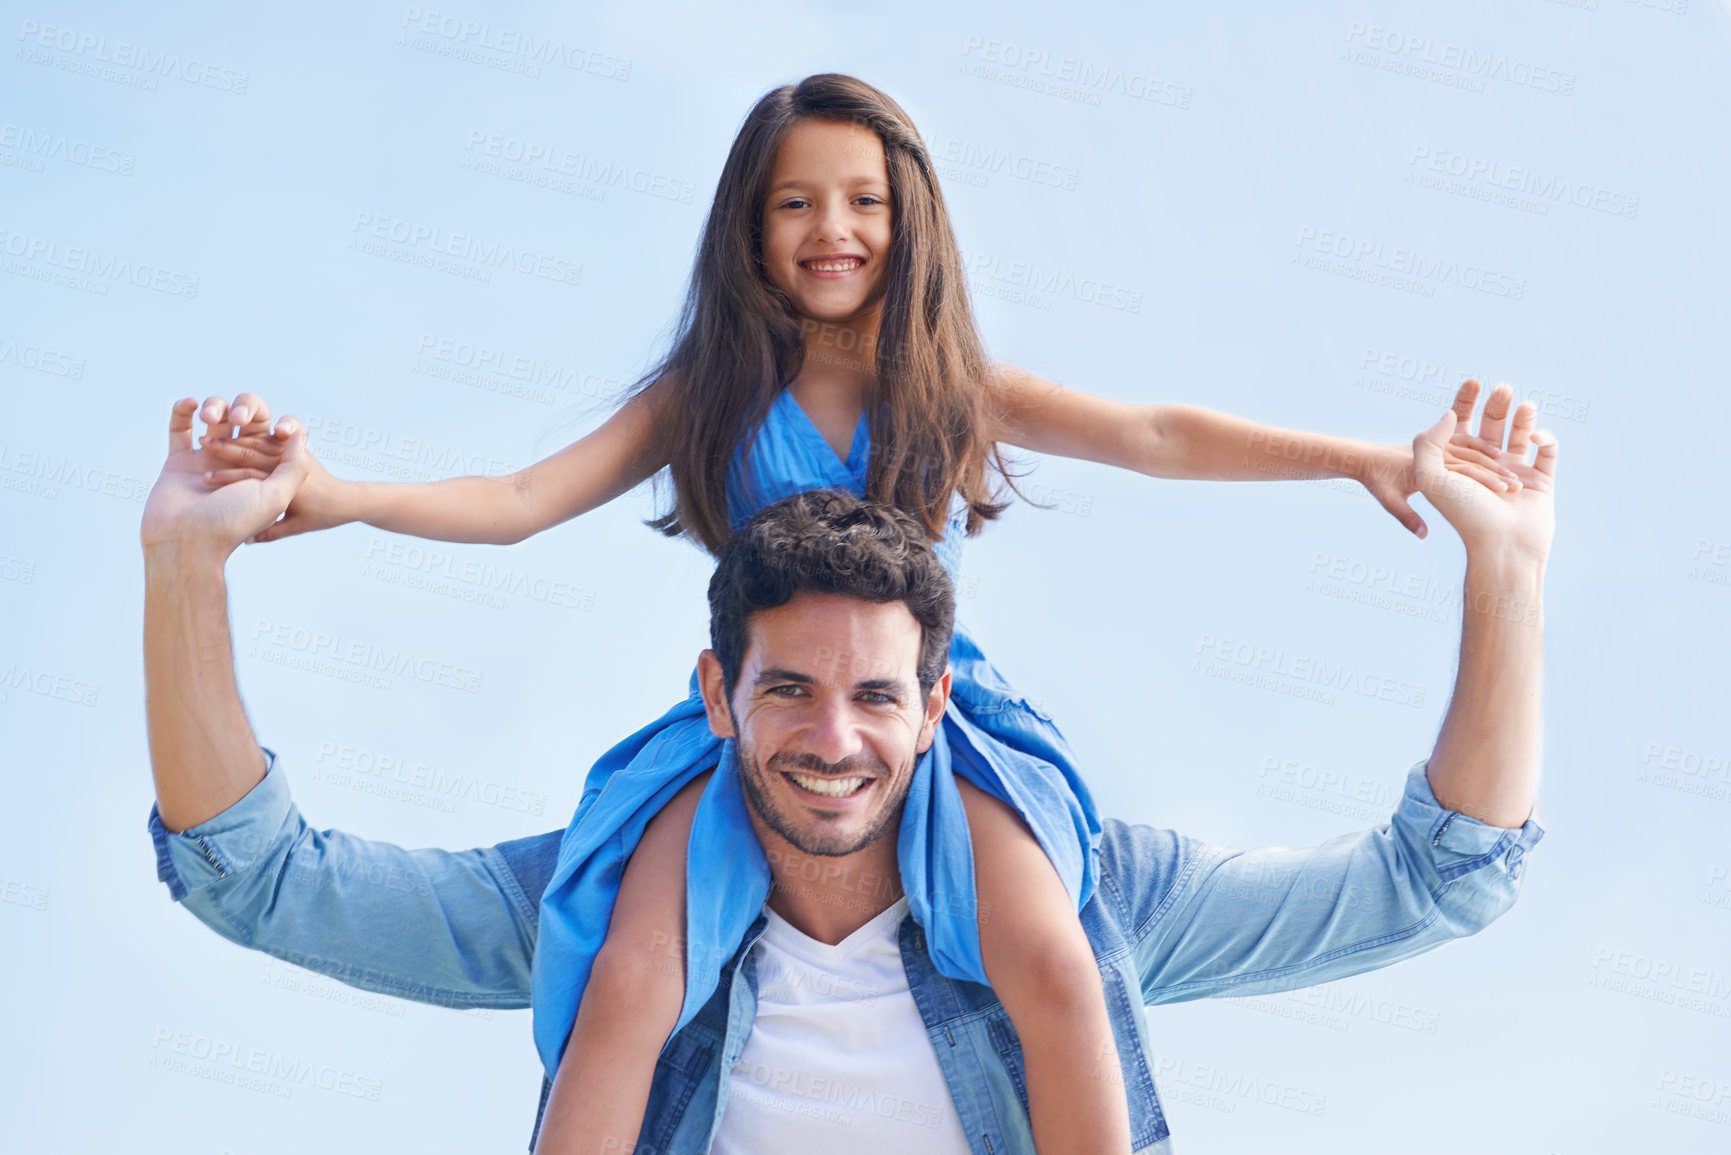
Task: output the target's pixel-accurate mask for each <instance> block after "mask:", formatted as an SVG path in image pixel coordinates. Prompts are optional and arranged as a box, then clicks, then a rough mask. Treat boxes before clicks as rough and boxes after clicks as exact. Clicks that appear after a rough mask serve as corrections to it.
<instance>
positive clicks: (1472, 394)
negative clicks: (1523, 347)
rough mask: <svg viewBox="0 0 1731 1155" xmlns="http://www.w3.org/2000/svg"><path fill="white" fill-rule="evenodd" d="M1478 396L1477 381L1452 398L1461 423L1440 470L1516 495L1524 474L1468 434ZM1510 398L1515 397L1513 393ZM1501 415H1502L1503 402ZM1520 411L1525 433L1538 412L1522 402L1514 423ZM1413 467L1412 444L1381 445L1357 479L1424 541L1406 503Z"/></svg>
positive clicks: (1414, 484) (1447, 442)
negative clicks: (1525, 429) (1524, 424)
mask: <svg viewBox="0 0 1731 1155" xmlns="http://www.w3.org/2000/svg"><path fill="white" fill-rule="evenodd" d="M1478 396H1479V383H1478V382H1477V381H1468V382H1466V383H1465V384H1463V385H1462V386H1461V387H1460V389H1459V390H1458V391H1457V392H1456V393H1455V401H1454V412H1455V413H1456V414H1457V415H1459V418H1460V420H1459V424H1458V426H1457V427H1456V428H1455V429H1454V430H1453V431H1452V432H1450V433H1448V434H1445V435H1444V436H1443V438H1442V442H1441V445H1442V461H1443V464H1442V468H1444V469H1447V470H1449V471H1450V472H1455V473H1459V474H1461V475H1462V476H1464V477H1470V478H1473V479H1474V480H1476V481H1479V482H1481V483H1482V484H1483V485H1485V486H1486V487H1487V488H1489V489H1491V490H1493V491H1494V492H1497V493H1504V492H1508V493H1515V492H1518V491H1519V490H1520V488H1521V485H1522V477H1523V476H1524V475H1523V474H1521V473H1518V472H1516V471H1515V470H1514V469H1513V468H1511V462H1509V461H1508V460H1506V459H1505V458H1504V456H1503V453H1502V443H1501V441H1500V440H1499V441H1498V442H1497V444H1496V445H1492V444H1491V443H1490V441H1489V440H1487V439H1486V438H1484V437H1474V436H1473V435H1472V431H1471V430H1472V414H1473V406H1474V405H1475V404H1477V402H1478ZM1510 396H1511V397H1512V396H1513V391H1512V390H1511V391H1510ZM1503 411H1504V415H1505V416H1506V415H1507V403H1506V401H1505V403H1504V410H1503ZM1487 412H1488V411H1487ZM1522 412H1524V413H1525V418H1524V420H1525V421H1526V423H1527V428H1528V429H1529V430H1531V428H1532V419H1533V415H1534V413H1536V412H1537V409H1536V407H1535V406H1533V404H1532V402H1530V401H1529V402H1523V403H1522V405H1521V409H1520V411H1517V413H1516V415H1515V421H1516V423H1517V424H1518V423H1519V422H1521V421H1522V420H1523V417H1522ZM1522 460H1525V459H1524V458H1523V459H1522ZM1416 462H1417V453H1416V446H1415V445H1389V446H1383V447H1380V448H1379V450H1378V451H1377V452H1376V453H1375V454H1374V455H1372V456H1371V457H1370V458H1368V459H1367V460H1366V462H1365V464H1364V467H1363V468H1362V469H1361V470H1359V471H1358V472H1357V478H1358V481H1359V482H1360V483H1361V484H1362V485H1363V486H1364V487H1365V488H1366V489H1367V490H1369V491H1370V495H1371V496H1372V497H1374V498H1376V500H1377V501H1378V502H1379V503H1380V504H1381V505H1382V507H1383V508H1384V509H1386V510H1388V512H1389V513H1391V514H1392V515H1394V518H1395V520H1396V521H1398V522H1400V523H1401V524H1402V525H1404V526H1406V528H1407V529H1409V530H1411V531H1412V532H1413V534H1415V535H1416V536H1418V537H1420V538H1423V537H1426V536H1428V535H1429V533H1430V529H1429V527H1428V526H1426V525H1425V522H1424V518H1422V517H1420V516H1419V514H1418V511H1417V510H1415V509H1413V507H1412V505H1411V504H1410V502H1409V501H1408V499H1409V498H1411V497H1412V495H1413V494H1415V493H1418V492H1420V486H1419V483H1418V471H1417V468H1416ZM1427 496H1428V495H1427Z"/></svg>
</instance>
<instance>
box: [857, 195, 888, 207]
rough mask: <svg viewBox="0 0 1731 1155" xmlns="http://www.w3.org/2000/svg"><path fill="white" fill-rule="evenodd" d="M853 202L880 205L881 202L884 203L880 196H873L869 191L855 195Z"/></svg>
mask: <svg viewBox="0 0 1731 1155" xmlns="http://www.w3.org/2000/svg"><path fill="white" fill-rule="evenodd" d="M854 203H855V204H861V203H864V204H873V205H881V204H883V203H884V202H883V201H882V200H881V199H880V198H878V197H875V196H873V195H871V194H870V193H866V194H864V195H863V196H857V197H855V198H854Z"/></svg>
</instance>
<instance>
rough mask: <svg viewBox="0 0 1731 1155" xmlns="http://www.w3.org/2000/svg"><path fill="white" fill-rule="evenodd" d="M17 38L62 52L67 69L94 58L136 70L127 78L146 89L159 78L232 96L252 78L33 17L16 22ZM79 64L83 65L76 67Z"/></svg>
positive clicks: (243, 90)
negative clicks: (60, 26) (182, 82)
mask: <svg viewBox="0 0 1731 1155" xmlns="http://www.w3.org/2000/svg"><path fill="white" fill-rule="evenodd" d="M18 39H19V40H21V41H23V42H24V45H25V47H26V48H47V49H52V50H54V51H56V52H60V53H62V54H63V58H65V59H66V60H67V61H68V62H69V63H70V64H72V65H73V67H72V69H71V71H85V70H86V69H87V68H88V67H89V65H90V63H91V62H94V63H96V64H108V65H113V66H114V67H115V68H120V69H126V70H128V71H130V72H134V73H137V74H138V75H137V76H135V77H133V78H131V79H132V80H133V81H134V84H133V86H134V87H143V88H145V89H147V90H149V91H154V90H155V88H156V81H157V80H158V79H163V80H181V81H185V82H186V83H187V84H191V85H195V86H197V87H200V88H214V89H216V90H217V91H218V92H232V93H234V94H235V95H236V96H244V95H246V86H247V82H248V81H249V80H251V79H252V74H251V73H248V72H241V71H238V70H237V69H233V68H223V67H221V66H220V65H216V64H211V63H209V62H207V61H203V60H198V59H195V58H193V57H190V56H187V57H183V56H181V54H180V53H178V52H155V51H152V50H151V49H149V48H146V47H145V46H143V45H141V44H133V43H131V42H130V41H126V40H115V41H113V42H110V41H109V39H108V37H106V36H97V35H95V34H93V33H90V32H80V31H78V30H77V29H75V28H58V27H56V26H54V25H52V24H38V23H37V22H36V21H34V20H26V21H24V22H23V23H22V24H21V25H20V26H19V29H18ZM32 63H37V64H57V63H58V62H55V61H53V60H52V58H50V59H47V60H41V59H33V60H32ZM79 65H84V66H85V67H83V68H81V67H78V66H79Z"/></svg>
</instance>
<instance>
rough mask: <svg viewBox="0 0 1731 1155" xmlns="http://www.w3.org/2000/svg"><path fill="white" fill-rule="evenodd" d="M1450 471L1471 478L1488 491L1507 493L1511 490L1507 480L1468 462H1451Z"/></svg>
mask: <svg viewBox="0 0 1731 1155" xmlns="http://www.w3.org/2000/svg"><path fill="white" fill-rule="evenodd" d="M1448 469H1449V470H1450V471H1451V472H1453V473H1459V474H1463V475H1464V476H1467V477H1470V478H1472V479H1473V480H1474V481H1476V482H1478V483H1479V484H1480V485H1483V486H1485V487H1486V488H1487V489H1491V490H1494V491H1495V492H1497V493H1507V492H1508V490H1509V482H1508V481H1507V480H1505V479H1504V478H1503V477H1502V476H1500V475H1499V474H1495V473H1492V472H1491V471H1490V470H1488V469H1485V468H1483V467H1481V466H1477V465H1472V464H1469V463H1466V462H1454V461H1451V462H1449V464H1448Z"/></svg>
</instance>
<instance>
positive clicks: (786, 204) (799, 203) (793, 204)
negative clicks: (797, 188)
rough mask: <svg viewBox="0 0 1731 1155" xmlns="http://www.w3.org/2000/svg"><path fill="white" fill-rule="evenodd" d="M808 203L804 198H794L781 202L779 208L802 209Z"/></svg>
mask: <svg viewBox="0 0 1731 1155" xmlns="http://www.w3.org/2000/svg"><path fill="white" fill-rule="evenodd" d="M810 203H811V202H810V201H808V200H806V199H805V198H804V197H794V198H793V199H792V200H786V201H782V202H781V207H782V208H784V209H802V208H805V207H806V206H807V205H809V204H810Z"/></svg>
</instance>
